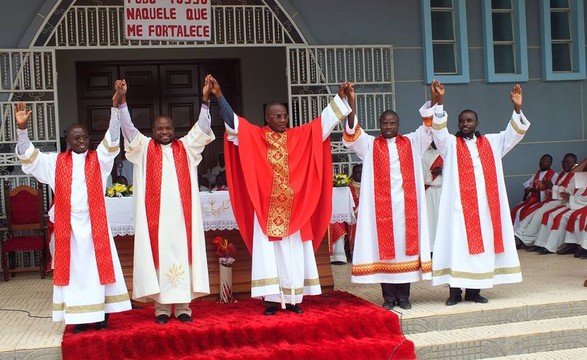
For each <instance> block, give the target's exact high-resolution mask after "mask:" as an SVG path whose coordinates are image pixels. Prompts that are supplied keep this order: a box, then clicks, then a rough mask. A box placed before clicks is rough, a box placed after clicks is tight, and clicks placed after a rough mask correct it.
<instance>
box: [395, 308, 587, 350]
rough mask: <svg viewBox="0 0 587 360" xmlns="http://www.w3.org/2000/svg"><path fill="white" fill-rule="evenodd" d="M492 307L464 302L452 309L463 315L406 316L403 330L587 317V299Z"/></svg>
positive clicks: (406, 332)
mask: <svg viewBox="0 0 587 360" xmlns="http://www.w3.org/2000/svg"><path fill="white" fill-rule="evenodd" d="M491 306H492V304H491V303H490V304H483V305H481V304H473V303H467V302H463V303H460V304H458V305H455V306H454V307H451V309H450V310H452V311H456V310H459V311H462V312H454V313H449V314H433V315H430V316H421V317H406V316H403V317H402V320H401V323H402V331H403V333H404V334H406V335H407V334H418V333H424V332H431V331H446V330H455V329H466V328H473V327H478V326H488V325H499V324H511V323H517V322H522V321H534V320H545V319H556V318H563V317H573V316H583V315H587V300H578V301H571V302H569V301H561V302H552V303H547V304H535V305H531V304H520V306H513V307H512V306H510V307H491ZM457 307H458V308H457ZM585 358H586V359H587V356H586V357H585Z"/></svg>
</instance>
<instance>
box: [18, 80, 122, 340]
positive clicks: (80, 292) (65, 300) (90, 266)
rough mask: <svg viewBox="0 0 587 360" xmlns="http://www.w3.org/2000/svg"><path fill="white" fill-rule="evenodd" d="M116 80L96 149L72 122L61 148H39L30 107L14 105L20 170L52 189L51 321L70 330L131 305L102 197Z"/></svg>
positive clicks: (112, 151)
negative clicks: (50, 150) (52, 150)
mask: <svg viewBox="0 0 587 360" xmlns="http://www.w3.org/2000/svg"><path fill="white" fill-rule="evenodd" d="M120 85H121V84H120V83H119V82H117V83H116V91H115V94H114V96H113V98H112V109H111V113H110V125H109V129H108V132H107V133H106V135H105V136H104V139H103V140H102V142H101V143H100V145H98V148H97V149H96V150H90V149H89V146H90V137H89V135H88V131H87V130H86V128H85V127H83V126H82V125H79V124H75V125H72V126H70V127H69V128H68V129H67V132H66V141H67V145H68V147H69V149H68V150H67V151H65V152H62V153H47V154H45V153H42V152H41V151H39V149H37V148H35V146H34V145H33V144H32V143H31V141H30V140H29V138H28V130H27V122H28V121H29V120H30V117H31V113H32V111H31V110H28V111H27V107H26V104H24V103H18V104H17V105H16V108H15V117H16V123H17V126H18V129H17V132H16V136H17V146H16V154H17V155H18V158H19V159H20V162H21V164H22V171H23V172H24V173H25V174H30V175H33V176H34V177H35V178H36V179H37V180H38V181H39V182H41V183H43V184H47V185H49V187H51V189H52V190H53V191H54V192H55V198H54V200H55V206H54V208H53V209H51V210H50V211H49V220H50V221H51V222H52V223H53V224H54V238H55V250H54V256H53V257H54V271H53V321H65V323H66V324H75V326H74V332H76V333H78V332H80V331H84V330H87V329H88V328H89V324H90V323H95V325H94V326H95V328H96V329H103V328H106V327H107V324H108V323H107V322H108V314H109V313H114V312H120V311H125V310H130V308H131V305H130V299H129V297H128V291H127V289H126V284H125V282H124V276H123V274H122V268H121V266H120V260H119V259H118V253H117V252H116V246H115V245H114V240H113V239H112V236H111V234H110V228H109V226H108V219H107V217H106V204H105V201H104V193H105V189H106V179H107V178H108V175H110V172H111V171H112V166H113V165H114V159H115V158H116V155H117V154H118V152H119V151H120V148H119V146H118V144H119V141H120V122H119V113H118V104H119V103H120V100H121V98H122V89H121V86H120ZM53 210H54V211H53Z"/></svg>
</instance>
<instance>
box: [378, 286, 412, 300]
mask: <svg viewBox="0 0 587 360" xmlns="http://www.w3.org/2000/svg"><path fill="white" fill-rule="evenodd" d="M381 291H382V292H383V300H385V301H389V302H395V301H397V300H408V299H409V298H410V283H405V284H386V283H381Z"/></svg>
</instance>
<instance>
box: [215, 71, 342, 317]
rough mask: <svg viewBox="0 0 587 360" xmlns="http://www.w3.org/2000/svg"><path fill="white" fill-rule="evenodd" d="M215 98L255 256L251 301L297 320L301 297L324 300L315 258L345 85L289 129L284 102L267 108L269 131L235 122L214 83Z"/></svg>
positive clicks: (241, 223) (232, 188) (328, 203)
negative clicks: (320, 296)
mask: <svg viewBox="0 0 587 360" xmlns="http://www.w3.org/2000/svg"><path fill="white" fill-rule="evenodd" d="M209 79H210V81H211V82H212V84H213V87H212V94H214V95H215V96H216V97H217V99H218V105H219V112H220V115H221V117H222V120H223V121H224V124H225V127H226V135H225V142H224V149H225V151H224V154H225V160H226V175H227V179H228V191H229V193H230V199H231V202H232V208H233V211H234V215H235V218H236V220H237V223H238V227H239V230H240V232H241V235H242V237H243V240H244V241H245V243H246V245H247V248H248V249H249V251H250V252H251V253H252V258H253V260H252V276H251V280H252V281H251V296H252V297H257V298H264V299H265V301H266V302H267V307H266V309H265V315H274V314H275V312H276V311H277V304H278V303H281V306H282V308H287V309H288V310H290V311H293V312H295V313H296V314H300V313H302V308H301V307H300V306H299V305H298V304H299V303H301V302H302V297H303V296H304V295H318V294H320V293H321V290H320V283H319V279H318V270H317V267H316V260H315V258H314V251H315V250H316V249H318V245H319V244H320V241H321V240H322V237H323V236H324V233H325V232H326V229H327V227H328V223H329V221H330V215H331V210H332V157H331V153H330V139H329V135H330V132H331V131H332V129H333V128H334V127H335V126H336V124H338V122H339V121H340V120H342V119H344V118H345V117H346V115H347V114H349V113H350V111H351V110H350V108H349V106H348V103H347V101H346V98H345V95H344V90H345V88H348V86H350V84H348V83H345V84H343V85H341V87H340V89H339V91H338V94H337V95H336V96H335V97H334V99H332V100H331V101H330V103H329V105H328V106H327V107H326V108H324V110H323V111H322V114H321V116H320V117H318V118H316V119H314V120H313V121H311V122H310V123H308V124H305V125H302V126H298V127H295V128H288V124H289V120H288V114H287V110H286V109H285V107H284V106H283V105H282V104H281V103H271V104H268V105H267V106H266V108H265V122H266V124H267V126H265V127H259V126H255V125H253V124H251V123H249V122H248V121H247V120H246V119H244V118H242V117H240V116H237V115H236V114H235V113H234V111H233V110H232V108H231V107H230V105H229V104H228V102H227V101H226V99H225V98H224V96H223V95H222V92H221V90H220V85H219V84H218V82H217V81H216V79H214V78H213V77H210V78H209Z"/></svg>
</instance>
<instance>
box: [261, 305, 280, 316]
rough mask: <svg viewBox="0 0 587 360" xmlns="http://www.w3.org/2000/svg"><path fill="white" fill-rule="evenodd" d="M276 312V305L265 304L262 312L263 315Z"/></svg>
mask: <svg viewBox="0 0 587 360" xmlns="http://www.w3.org/2000/svg"><path fill="white" fill-rule="evenodd" d="M276 312H277V306H273V305H271V306H267V307H266V308H265V312H263V314H265V315H275V313H276Z"/></svg>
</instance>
